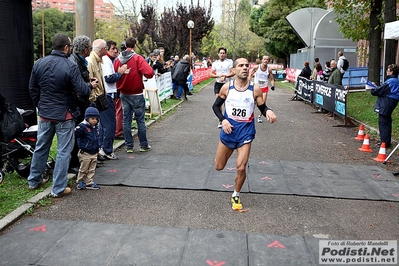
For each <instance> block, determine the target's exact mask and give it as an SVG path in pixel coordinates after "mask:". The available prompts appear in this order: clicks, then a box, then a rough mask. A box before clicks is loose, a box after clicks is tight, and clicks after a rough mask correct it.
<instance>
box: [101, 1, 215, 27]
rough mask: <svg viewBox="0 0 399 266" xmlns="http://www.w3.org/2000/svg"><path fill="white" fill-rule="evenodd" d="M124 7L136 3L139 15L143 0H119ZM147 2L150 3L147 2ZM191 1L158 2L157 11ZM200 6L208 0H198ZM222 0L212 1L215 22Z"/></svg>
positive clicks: (207, 2) (116, 2) (114, 2)
mask: <svg viewBox="0 0 399 266" xmlns="http://www.w3.org/2000/svg"><path fill="white" fill-rule="evenodd" d="M120 1H121V2H122V3H123V4H124V5H125V7H129V6H132V1H136V3H137V4H136V8H137V10H136V12H137V13H139V11H140V5H141V4H142V3H143V2H144V1H143V0H120ZM156 1H157V0H152V2H153V3H156ZM197 1H198V0H193V3H194V5H196V4H197ZM104 2H111V3H112V4H114V5H116V6H118V5H119V0H104ZM147 2H150V1H149V0H147ZM190 2H191V0H168V1H165V0H158V9H159V10H160V11H161V12H162V11H163V10H164V7H175V6H176V4H177V3H185V4H187V5H188V4H190ZM199 2H200V5H202V4H204V5H205V6H208V5H209V0H199ZM221 2H222V0H212V6H213V7H212V16H213V18H214V19H215V21H217V22H218V21H220V16H221V14H222V4H221Z"/></svg>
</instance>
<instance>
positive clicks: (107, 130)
mask: <svg viewBox="0 0 399 266" xmlns="http://www.w3.org/2000/svg"><path fill="white" fill-rule="evenodd" d="M107 103H108V108H107V109H105V110H104V111H101V112H100V146H101V147H102V148H103V151H104V153H105V154H111V153H113V151H114V148H113V146H114V139H115V128H116V116H115V105H114V99H112V97H111V96H108V95H107Z"/></svg>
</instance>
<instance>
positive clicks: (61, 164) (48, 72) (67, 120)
mask: <svg viewBox="0 0 399 266" xmlns="http://www.w3.org/2000/svg"><path fill="white" fill-rule="evenodd" d="M71 47H72V45H71V39H70V38H69V37H68V36H66V35H64V34H56V35H55V36H54V38H53V51H52V52H51V54H50V55H48V56H46V57H44V58H42V59H40V60H38V61H37V62H36V64H35V65H34V66H33V69H32V73H31V77H30V81H29V92H30V95H31V97H32V100H33V102H34V104H35V106H36V107H37V108H38V115H39V124H38V132H37V142H36V148H35V152H34V153H33V156H32V162H31V169H30V175H29V177H28V184H29V188H30V189H37V188H39V187H40V186H41V185H43V184H44V182H43V178H42V174H43V172H44V169H45V167H46V163H47V159H48V156H49V151H50V147H51V144H52V141H53V137H54V134H57V141H58V146H57V158H56V162H55V167H54V174H53V186H52V189H51V194H52V196H53V197H62V196H66V195H68V194H70V193H71V188H69V187H67V174H68V165H69V160H70V156H71V151H72V148H73V144H74V142H75V136H74V128H75V120H74V116H73V114H75V112H76V110H75V109H72V108H75V107H76V105H75V104H74V100H75V95H76V94H77V95H79V96H81V97H86V96H87V95H89V94H90V91H91V89H92V88H93V87H96V86H97V85H96V84H97V83H96V81H92V82H91V83H85V82H84V80H83V79H82V77H81V74H80V72H79V68H78V66H77V65H76V64H74V63H73V62H71V61H70V60H68V56H69V55H70V54H71Z"/></svg>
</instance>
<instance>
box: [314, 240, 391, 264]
mask: <svg viewBox="0 0 399 266" xmlns="http://www.w3.org/2000/svg"><path fill="white" fill-rule="evenodd" d="M397 259H398V243H397V240H319V264H340V265H345V264H347V265H354V264H371V265H376V264H378V265H382V264H393V265H396V264H397V263H398V261H397Z"/></svg>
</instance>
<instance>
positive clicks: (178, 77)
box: [172, 55, 191, 100]
mask: <svg viewBox="0 0 399 266" xmlns="http://www.w3.org/2000/svg"><path fill="white" fill-rule="evenodd" d="M189 60H190V56H188V55H185V56H184V57H183V59H182V60H180V61H179V62H178V63H177V65H176V66H175V67H174V70H173V75H172V79H173V80H174V81H176V82H177V84H178V85H179V89H178V92H177V95H176V98H177V99H181V94H182V91H181V89H180V88H183V90H184V98H185V99H186V100H187V95H191V93H190V91H189V89H188V85H187V77H188V75H189V74H190V63H189Z"/></svg>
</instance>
